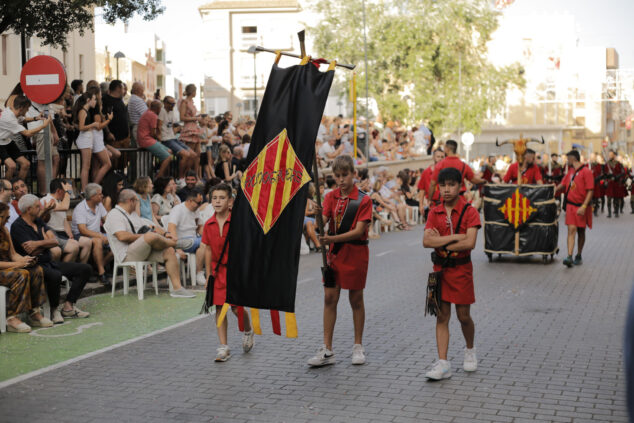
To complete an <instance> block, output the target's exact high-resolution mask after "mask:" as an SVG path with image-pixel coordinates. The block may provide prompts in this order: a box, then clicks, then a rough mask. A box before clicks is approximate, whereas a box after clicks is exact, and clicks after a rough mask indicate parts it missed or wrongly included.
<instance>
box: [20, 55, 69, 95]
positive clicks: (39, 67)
mask: <svg viewBox="0 0 634 423" xmlns="http://www.w3.org/2000/svg"><path fill="white" fill-rule="evenodd" d="M20 85H21V86H22V91H24V94H25V95H26V96H27V97H28V98H29V100H31V101H34V102H36V103H39V104H48V103H52V102H53V101H55V100H57V99H58V98H59V96H61V95H62V93H63V92H64V88H65V87H66V70H65V69H64V65H62V63H61V62H60V61H59V60H57V59H56V58H54V57H51V56H35V57H33V58H32V59H31V60H29V61H28V62H26V63H25V64H24V66H23V67H22V72H21V73H20Z"/></svg>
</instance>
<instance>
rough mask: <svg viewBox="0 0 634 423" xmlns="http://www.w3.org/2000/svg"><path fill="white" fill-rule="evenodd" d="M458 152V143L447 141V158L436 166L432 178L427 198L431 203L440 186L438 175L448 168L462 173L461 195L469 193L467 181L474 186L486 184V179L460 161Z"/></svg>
mask: <svg viewBox="0 0 634 423" xmlns="http://www.w3.org/2000/svg"><path fill="white" fill-rule="evenodd" d="M457 151H458V143H457V142H456V141H454V140H447V142H445V158H444V159H442V160H441V161H440V162H438V163H436V164H435V165H434V173H433V175H432V177H431V184H430V185H429V192H428V193H427V197H428V199H429V202H430V203H431V202H432V199H433V198H432V195H433V193H434V192H436V186H437V185H438V174H439V173H440V171H441V170H442V169H445V168H447V167H453V168H455V169H458V171H459V172H460V175H461V179H462V187H461V188H460V193H461V194H464V193H465V192H466V191H467V187H466V186H465V184H464V180H465V179H466V180H467V181H469V182H471V183H472V184H474V185H480V184H484V183H486V181H485V180H484V179H482V178H481V177H479V176H476V174H475V173H474V172H473V169H471V166H469V165H468V164H466V163H465V162H463V161H462V160H461V159H460V156H458V153H457Z"/></svg>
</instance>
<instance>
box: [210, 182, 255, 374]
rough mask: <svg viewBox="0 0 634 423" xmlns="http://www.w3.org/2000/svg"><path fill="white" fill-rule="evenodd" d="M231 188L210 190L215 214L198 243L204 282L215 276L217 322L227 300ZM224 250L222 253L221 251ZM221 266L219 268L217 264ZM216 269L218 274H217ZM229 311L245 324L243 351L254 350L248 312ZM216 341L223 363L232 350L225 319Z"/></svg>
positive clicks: (219, 187) (217, 355)
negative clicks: (202, 256) (205, 277)
mask: <svg viewBox="0 0 634 423" xmlns="http://www.w3.org/2000/svg"><path fill="white" fill-rule="evenodd" d="M232 194H233V193H232V191H231V187H230V186H229V185H227V184H224V183H220V184H218V185H216V186H214V187H213V188H212V189H211V205H212V206H213V208H214V210H215V213H214V215H213V216H211V219H209V220H208V221H207V222H206V223H205V226H204V228H203V237H202V240H201V242H202V243H203V244H204V245H205V270H206V276H207V281H209V276H210V275H211V274H212V273H213V275H214V286H213V292H214V301H213V304H214V305H215V306H217V307H216V319H218V318H219V316H220V311H221V308H222V305H223V304H224V303H225V301H226V299H227V257H228V256H229V246H228V245H225V241H226V240H227V234H228V233H229V224H230V223H231V210H230V206H231V203H233V196H232ZM223 249H224V250H225V251H224V252H223ZM219 261H220V265H219V266H218V262H219ZM216 269H217V271H216ZM231 311H233V313H234V314H235V315H236V317H238V318H240V317H239V316H240V315H242V316H244V317H243V323H244V335H243V336H242V349H243V350H244V352H245V353H246V352H249V351H251V348H253V344H254V339H253V329H252V328H251V322H250V320H249V315H248V313H244V309H242V312H241V313H239V312H238V311H239V310H238V307H233V306H232V307H231ZM218 339H219V340H220V347H218V349H217V354H216V361H217V362H224V361H227V360H228V359H229V357H231V350H230V349H229V346H228V345H227V319H226V318H225V319H223V321H222V324H221V325H220V327H218Z"/></svg>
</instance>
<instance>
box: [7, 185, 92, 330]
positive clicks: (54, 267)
mask: <svg viewBox="0 0 634 423" xmlns="http://www.w3.org/2000/svg"><path fill="white" fill-rule="evenodd" d="M18 207H19V208H20V212H21V213H22V214H21V216H20V217H19V218H18V219H17V220H16V221H15V222H13V225H11V240H12V241H13V246H14V248H15V250H16V252H17V253H18V254H20V255H22V256H26V255H31V256H35V257H37V263H38V265H40V266H42V269H43V270H44V284H45V286H46V292H47V293H48V300H49V302H50V304H51V320H52V321H53V323H63V322H64V318H83V317H88V316H90V313H88V312H85V311H81V310H80V309H78V308H77V306H75V303H76V302H77V300H78V299H79V296H80V295H81V292H82V291H83V289H84V286H85V285H86V282H88V278H90V273H91V269H90V266H89V265H87V264H85V263H66V262H62V261H54V260H53V258H52V253H51V250H53V249H55V248H57V249H59V247H58V243H57V239H56V238H55V234H54V233H53V231H52V230H51V229H50V228H49V227H48V226H46V224H45V223H44V222H43V221H42V219H40V218H39V216H40V208H41V205H40V200H39V199H38V198H37V197H36V196H35V195H32V194H26V195H24V196H23V197H22V198H20V202H19V203H18ZM62 276H66V277H67V278H68V279H69V280H70V282H71V287H70V290H69V291H68V293H67V294H66V301H64V304H63V306H62V309H61V312H60V310H58V306H59V302H60V298H59V297H60V290H61V285H62Z"/></svg>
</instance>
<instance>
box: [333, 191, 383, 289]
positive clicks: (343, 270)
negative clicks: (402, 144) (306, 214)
mask: <svg viewBox="0 0 634 423" xmlns="http://www.w3.org/2000/svg"><path fill="white" fill-rule="evenodd" d="M358 198H359V189H358V188H357V187H356V186H353V188H352V191H351V192H350V194H348V196H347V197H346V198H342V196H341V189H339V188H337V189H334V190H332V191H330V192H329V193H328V194H326V197H325V198H324V203H323V212H322V213H323V215H324V216H325V218H326V221H327V222H328V226H329V228H330V233H335V232H336V231H334V230H333V229H334V228H335V227H336V228H337V229H338V228H339V226H340V225H341V221H342V219H343V215H344V213H345V211H346V208H347V207H348V203H349V202H350V200H351V199H352V200H357V199H358ZM371 221H372V200H370V196H368V195H366V196H364V197H363V199H362V200H361V204H360V205H359V208H358V209H357V214H356V215H355V217H354V220H353V221H352V226H350V230H352V229H354V228H355V226H356V225H357V223H358V222H371ZM367 239H368V230H367V229H366V231H365V232H364V233H363V235H362V236H361V237H360V238H359V240H361V241H366V240H367ZM332 248H333V245H331V246H330V250H331V251H332ZM369 256H370V250H369V248H368V246H367V245H354V244H343V245H342V246H341V248H340V249H339V251H338V252H337V254H336V255H335V254H332V252H330V253H329V254H328V262H329V264H330V267H331V268H332V269H333V270H334V273H335V280H336V281H337V284H338V285H339V286H340V287H341V288H344V289H363V288H365V281H366V276H367V273H368V261H369Z"/></svg>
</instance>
